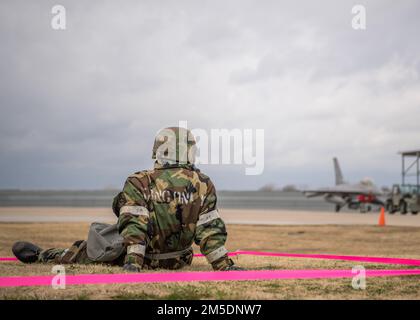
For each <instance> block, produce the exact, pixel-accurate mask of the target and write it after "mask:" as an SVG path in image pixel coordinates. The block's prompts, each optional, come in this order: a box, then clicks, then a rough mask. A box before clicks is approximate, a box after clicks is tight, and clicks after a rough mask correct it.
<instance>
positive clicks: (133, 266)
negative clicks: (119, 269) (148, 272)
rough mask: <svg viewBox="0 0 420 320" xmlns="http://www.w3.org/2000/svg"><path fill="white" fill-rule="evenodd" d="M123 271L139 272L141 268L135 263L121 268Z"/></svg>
mask: <svg viewBox="0 0 420 320" xmlns="http://www.w3.org/2000/svg"><path fill="white" fill-rule="evenodd" d="M123 270H124V271H128V272H140V271H141V267H140V265H138V264H136V263H126V264H125V265H124V266H123Z"/></svg>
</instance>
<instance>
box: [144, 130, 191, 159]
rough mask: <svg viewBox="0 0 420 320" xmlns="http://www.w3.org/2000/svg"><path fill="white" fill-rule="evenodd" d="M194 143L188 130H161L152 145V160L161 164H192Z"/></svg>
mask: <svg viewBox="0 0 420 320" xmlns="http://www.w3.org/2000/svg"><path fill="white" fill-rule="evenodd" d="M195 155H196V141H195V138H194V135H193V134H192V133H191V131H190V130H188V129H185V128H181V127H169V128H165V129H161V130H160V131H159V132H158V133H157V135H156V137H155V143H154V144H153V153H152V159H155V160H157V161H158V162H159V163H161V164H165V163H169V164H175V163H180V164H186V163H189V164H193V163H194V162H195Z"/></svg>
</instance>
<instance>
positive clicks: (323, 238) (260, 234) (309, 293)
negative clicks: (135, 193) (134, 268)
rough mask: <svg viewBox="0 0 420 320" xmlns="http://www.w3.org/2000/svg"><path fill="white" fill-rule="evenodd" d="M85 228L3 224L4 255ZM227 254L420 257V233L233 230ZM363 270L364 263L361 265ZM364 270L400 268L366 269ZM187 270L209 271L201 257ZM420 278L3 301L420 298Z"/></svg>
mask: <svg viewBox="0 0 420 320" xmlns="http://www.w3.org/2000/svg"><path fill="white" fill-rule="evenodd" d="M88 226H89V224H88V223H65V224H59V223H33V224H30V223H25V224H23V223H22V224H19V223H3V224H0V255H1V256H10V255H11V250H10V248H11V246H12V244H13V242H15V241H16V240H23V239H25V240H30V241H33V242H36V243H37V244H39V245H41V246H43V247H49V246H55V247H67V246H69V245H70V244H71V243H72V242H73V241H75V240H78V239H83V238H85V237H86V234H87V230H88ZM228 232H229V240H228V243H227V247H228V249H229V250H237V249H242V250H256V249H258V250H266V251H285V252H294V253H336V254H349V255H377V256H394V257H407V258H408V257H409V258H420V249H419V243H420V229H419V228H415V227H385V228H379V227H375V226H250V225H248V226H239V225H230V226H228ZM234 260H236V262H237V264H239V265H241V266H244V267H246V268H249V269H316V268H326V269H327V268H351V267H353V266H354V265H355V263H351V262H342V261H323V260H313V259H291V258H273V257H251V256H240V257H238V258H235V259H234ZM357 264H362V263H357ZM363 265H365V266H366V267H367V268H390V267H392V268H396V267H398V266H386V265H375V264H367V263H365V264H363ZM187 270H210V268H209V266H208V264H207V263H206V261H205V259H203V258H197V259H195V260H194V263H193V265H192V266H191V267H189V268H187V269H186V270H185V271H187ZM50 272H51V265H41V264H34V265H23V264H20V263H14V262H3V263H0V275H2V276H12V275H40V274H50ZM66 272H67V274H76V273H120V272H121V269H120V268H118V267H109V266H103V265H94V266H84V265H72V266H67V267H66ZM419 280H420V276H409V277H386V278H369V279H367V289H366V290H355V289H353V288H352V287H351V279H322V280H273V281H243V282H213V283H181V284H176V283H172V284H124V285H118V284H117V285H81V286H68V287H67V288H66V289H65V290H54V289H52V288H50V287H39V288H28V287H21V288H0V298H1V299H162V298H163V299H419V298H420V281H419Z"/></svg>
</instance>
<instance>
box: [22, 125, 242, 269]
mask: <svg viewBox="0 0 420 320" xmlns="http://www.w3.org/2000/svg"><path fill="white" fill-rule="evenodd" d="M195 152H196V142H195V139H194V137H193V135H192V133H191V132H190V131H189V130H187V129H184V128H178V127H171V128H166V129H163V130H161V131H160V132H159V133H158V134H157V136H156V138H155V143H154V146H153V154H152V158H153V159H154V160H155V163H154V168H153V169H152V170H145V171H140V172H136V173H134V174H132V175H131V176H129V177H128V178H127V180H126V182H125V185H124V188H123V190H122V192H120V193H119V194H118V195H117V196H116V197H115V198H114V201H113V205H112V209H113V211H114V213H115V214H116V215H117V217H118V231H119V233H120V235H121V236H122V237H123V239H124V244H125V246H126V252H125V255H122V257H120V258H119V259H117V260H116V261H114V263H115V264H121V265H123V266H124V269H125V270H127V271H140V270H141V269H154V268H167V269H179V268H182V267H183V266H185V265H190V264H191V262H192V258H193V250H192V248H191V245H192V243H193V242H195V243H196V244H197V245H199V246H200V251H201V253H202V254H203V255H205V257H206V258H207V260H208V262H209V263H210V264H211V265H212V267H213V269H214V270H238V269H240V268H238V267H236V266H235V265H234V263H233V261H232V260H231V259H229V258H228V256H227V250H226V248H225V246H224V245H225V242H226V237H227V232H226V227H225V224H224V222H223V220H222V219H221V218H220V216H219V213H218V210H217V196H216V190H215V187H214V185H213V183H212V182H211V180H210V178H209V177H208V176H206V175H205V174H203V173H201V172H200V170H198V169H197V168H196V167H195V166H194V161H195ZM36 250H37V249H36V248H33V251H36ZM14 251H15V250H14ZM38 251H40V249H39V250H38ZM37 257H38V258H37V259H38V261H43V262H44V261H55V262H59V263H66V262H67V263H72V262H78V263H89V262H91V261H90V259H89V257H88V256H87V254H86V241H77V242H75V243H74V244H73V246H72V247H71V248H70V249H68V250H63V249H48V250H44V251H40V252H38V255H37Z"/></svg>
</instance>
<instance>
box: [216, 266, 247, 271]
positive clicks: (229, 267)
mask: <svg viewBox="0 0 420 320" xmlns="http://www.w3.org/2000/svg"><path fill="white" fill-rule="evenodd" d="M245 270H246V269H245V268H241V267H238V266H237V265H232V266H228V267H226V268H224V269H223V270H222V271H245Z"/></svg>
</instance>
